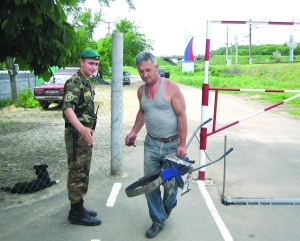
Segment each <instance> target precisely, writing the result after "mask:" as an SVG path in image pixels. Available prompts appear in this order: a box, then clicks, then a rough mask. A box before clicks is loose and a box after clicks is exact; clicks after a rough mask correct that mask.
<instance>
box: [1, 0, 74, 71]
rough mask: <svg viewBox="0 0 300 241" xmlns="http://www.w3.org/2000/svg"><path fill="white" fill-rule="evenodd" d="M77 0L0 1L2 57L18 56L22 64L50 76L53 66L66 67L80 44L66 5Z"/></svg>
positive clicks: (3, 58) (22, 66)
mask: <svg viewBox="0 0 300 241" xmlns="http://www.w3.org/2000/svg"><path fill="white" fill-rule="evenodd" d="M75 3H76V0H56V1H54V0H39V1H34V0H27V1H25V0H7V1H1V3H0V9H1V10H0V24H1V25H0V26H1V28H0V52H1V56H0V61H1V62H2V61H4V60H5V59H6V58H7V57H12V58H14V59H15V62H16V63H19V65H20V68H27V69H29V70H33V71H34V73H35V74H36V75H42V74H45V76H49V72H48V69H49V67H51V66H58V67H65V66H67V65H68V64H69V63H70V62H73V61H74V59H78V55H77V53H78V52H79V49H78V47H79V46H80V39H79V38H78V36H77V34H76V32H75V31H74V29H73V26H72V25H71V24H69V23H68V22H67V16H66V15H65V13H64V10H63V5H74V4H75Z"/></svg>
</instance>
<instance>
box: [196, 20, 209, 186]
mask: <svg viewBox="0 0 300 241" xmlns="http://www.w3.org/2000/svg"><path fill="white" fill-rule="evenodd" d="M210 25H211V22H210V21H207V25H206V47H205V68H204V82H203V85H202V104H201V123H203V122H204V121H206V120H207V119H208V97H209V83H208V71H209V58H210V54H209V52H210ZM206 143H207V124H205V125H204V126H202V127H201V129H200V147H199V148H200V166H202V165H204V164H205V158H206V156H205V150H206ZM198 179H199V180H201V181H204V180H205V167H203V168H201V169H200V170H199V172H198Z"/></svg>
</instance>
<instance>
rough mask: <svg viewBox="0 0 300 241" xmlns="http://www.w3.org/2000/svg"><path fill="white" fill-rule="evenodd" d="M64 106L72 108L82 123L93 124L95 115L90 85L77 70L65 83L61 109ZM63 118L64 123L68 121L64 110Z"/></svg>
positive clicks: (63, 108)
mask: <svg viewBox="0 0 300 241" xmlns="http://www.w3.org/2000/svg"><path fill="white" fill-rule="evenodd" d="M66 108H72V109H73V110H74V112H75V114H76V116H77V118H78V120H79V121H80V122H81V123H82V124H83V125H85V126H88V127H91V126H93V125H95V122H96V119H97V116H96V114H95V113H94V94H93V91H92V87H91V84H90V82H89V81H88V80H86V79H85V77H84V76H83V75H82V74H81V72H80V71H79V70H78V72H77V73H76V74H75V75H73V76H72V77H71V78H70V79H68V80H67V82H66V83H65V86H64V98H63V106H62V110H63V111H64V110H65V109H66ZM63 118H64V120H65V122H66V123H68V122H69V121H68V119H67V117H66V116H65V114H64V112H63Z"/></svg>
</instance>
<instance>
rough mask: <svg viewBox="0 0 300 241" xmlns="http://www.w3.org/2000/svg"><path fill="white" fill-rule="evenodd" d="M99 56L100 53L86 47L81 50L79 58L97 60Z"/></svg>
mask: <svg viewBox="0 0 300 241" xmlns="http://www.w3.org/2000/svg"><path fill="white" fill-rule="evenodd" d="M100 57H101V55H100V54H99V53H98V52H97V51H96V50H93V49H86V50H83V51H82V52H81V54H80V58H81V59H96V60H99V59H100Z"/></svg>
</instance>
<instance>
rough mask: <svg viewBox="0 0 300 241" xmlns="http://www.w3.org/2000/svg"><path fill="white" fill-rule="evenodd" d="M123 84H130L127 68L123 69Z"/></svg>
mask: <svg viewBox="0 0 300 241" xmlns="http://www.w3.org/2000/svg"><path fill="white" fill-rule="evenodd" d="M123 85H130V72H129V71H127V70H124V71H123Z"/></svg>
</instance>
